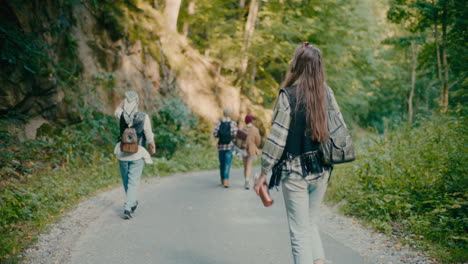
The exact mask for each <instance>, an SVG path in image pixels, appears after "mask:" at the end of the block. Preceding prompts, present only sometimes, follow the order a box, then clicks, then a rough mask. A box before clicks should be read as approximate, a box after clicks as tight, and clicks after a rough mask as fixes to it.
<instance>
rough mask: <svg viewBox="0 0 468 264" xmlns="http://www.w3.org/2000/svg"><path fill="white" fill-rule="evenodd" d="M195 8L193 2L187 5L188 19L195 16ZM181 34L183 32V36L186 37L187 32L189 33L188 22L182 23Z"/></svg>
mask: <svg viewBox="0 0 468 264" xmlns="http://www.w3.org/2000/svg"><path fill="white" fill-rule="evenodd" d="M195 7H196V6H195V0H190V2H189V5H188V10H187V14H188V17H189V18H190V17H191V16H193V15H194V14H195ZM183 32H184V36H186V37H187V36H188V32H189V22H188V21H184V26H183Z"/></svg>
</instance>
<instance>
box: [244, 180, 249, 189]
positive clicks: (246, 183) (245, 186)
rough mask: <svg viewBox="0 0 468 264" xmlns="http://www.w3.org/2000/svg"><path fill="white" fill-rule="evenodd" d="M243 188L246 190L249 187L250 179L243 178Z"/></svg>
mask: <svg viewBox="0 0 468 264" xmlns="http://www.w3.org/2000/svg"><path fill="white" fill-rule="evenodd" d="M244 188H245V189H247V190H248V189H250V181H249V180H245V184H244Z"/></svg>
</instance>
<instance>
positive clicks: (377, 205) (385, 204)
mask: <svg viewBox="0 0 468 264" xmlns="http://www.w3.org/2000/svg"><path fill="white" fill-rule="evenodd" d="M467 130H468V129H467V119H466V117H463V116H462V117H438V118H434V119H433V120H428V121H424V122H422V123H420V124H418V126H416V127H415V128H411V127H406V128H400V129H399V130H397V131H394V132H388V133H385V134H384V135H382V136H378V137H372V138H366V139H361V140H359V142H358V144H357V145H358V146H359V149H358V160H357V161H355V162H353V163H351V164H347V165H343V166H337V169H336V170H335V175H334V178H333V179H332V182H331V183H332V184H331V185H330V189H329V192H328V194H327V201H328V202H332V203H339V204H340V208H341V209H342V210H343V211H344V212H345V213H346V214H348V215H353V216H357V217H359V218H361V219H363V220H364V221H365V222H366V223H367V224H369V225H370V226H372V227H374V228H376V229H378V230H379V231H382V232H385V233H387V234H393V235H396V236H397V237H398V238H399V239H401V240H402V241H404V242H405V243H408V244H411V245H415V246H418V247H419V248H421V249H423V250H426V251H428V252H429V253H430V254H431V255H433V256H435V257H437V258H439V259H440V260H441V261H443V262H454V263H458V262H461V263H463V262H466V261H468V248H467V242H468V241H467V240H468V237H467V231H468V230H467V229H468V223H467V222H468V215H467V214H468V210H467V197H468V191H467V187H468V182H467V181H468V179H467V177H466V175H468V171H467V170H468V153H467V145H468V142H467V137H466V135H467V134H468V131H467Z"/></svg>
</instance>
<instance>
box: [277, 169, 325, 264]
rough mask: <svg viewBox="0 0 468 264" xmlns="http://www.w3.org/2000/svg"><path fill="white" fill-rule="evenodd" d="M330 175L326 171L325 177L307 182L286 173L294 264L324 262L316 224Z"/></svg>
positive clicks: (287, 203)
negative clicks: (321, 260)
mask: <svg viewBox="0 0 468 264" xmlns="http://www.w3.org/2000/svg"><path fill="white" fill-rule="evenodd" d="M329 176H330V173H329V171H326V172H325V174H324V175H323V177H322V178H320V179H319V180H316V181H313V182H310V183H308V182H306V181H305V180H304V179H303V178H302V176H301V175H300V174H298V173H295V172H291V173H289V174H286V175H284V174H283V196H284V203H285V205H286V213H287V216H288V223H289V234H290V238H291V247H292V254H293V258H294V263H295V264H310V263H313V262H314V261H315V260H318V259H323V260H325V253H324V250H323V245H322V240H321V239H320V233H319V230H318V226H317V222H318V218H319V216H320V203H321V202H322V199H323V196H324V194H325V191H326V190H327V185H328V178H329Z"/></svg>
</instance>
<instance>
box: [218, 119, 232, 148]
mask: <svg viewBox="0 0 468 264" xmlns="http://www.w3.org/2000/svg"><path fill="white" fill-rule="evenodd" d="M218 138H219V142H218V144H220V145H227V144H229V143H231V141H232V135H231V121H227V122H222V121H221V124H220V125H219V129H218Z"/></svg>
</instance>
